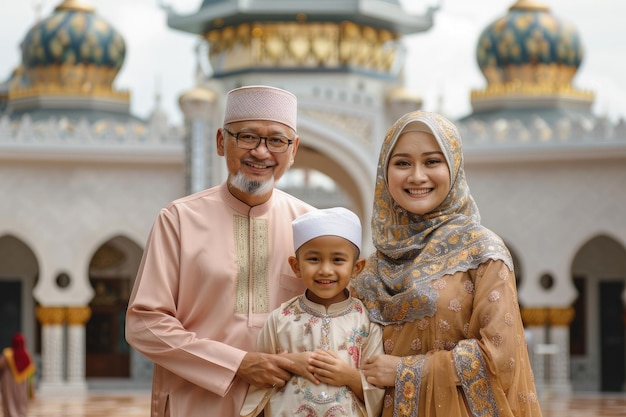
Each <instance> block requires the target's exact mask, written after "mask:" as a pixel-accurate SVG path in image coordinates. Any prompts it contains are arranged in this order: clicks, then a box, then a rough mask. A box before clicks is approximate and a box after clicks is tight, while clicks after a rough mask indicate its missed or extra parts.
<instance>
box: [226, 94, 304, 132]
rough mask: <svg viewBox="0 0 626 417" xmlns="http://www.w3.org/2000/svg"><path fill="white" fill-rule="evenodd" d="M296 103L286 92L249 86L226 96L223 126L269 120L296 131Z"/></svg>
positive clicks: (291, 95)
mask: <svg viewBox="0 0 626 417" xmlns="http://www.w3.org/2000/svg"><path fill="white" fill-rule="evenodd" d="M297 114H298V101H297V99H296V96H295V95H293V94H292V93H290V92H289V91H286V90H281V89H280V88H276V87H269V86H266V85H250V86H245V87H240V88H235V89H234V90H231V91H229V92H228V94H227V95H226V111H225V114H224V124H225V125H226V124H229V123H234V122H245V121H248V120H269V121H272V122H278V123H282V124H284V125H287V126H289V127H290V128H292V129H293V130H294V131H295V130H296V116H297Z"/></svg>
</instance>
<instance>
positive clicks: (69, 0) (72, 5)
mask: <svg viewBox="0 0 626 417" xmlns="http://www.w3.org/2000/svg"><path fill="white" fill-rule="evenodd" d="M60 10H73V11H78V12H87V13H93V12H95V11H96V8H95V7H93V6H92V5H91V4H89V2H87V1H85V0H63V1H62V2H61V4H59V5H58V6H57V7H55V8H54V11H55V12H58V11H60Z"/></svg>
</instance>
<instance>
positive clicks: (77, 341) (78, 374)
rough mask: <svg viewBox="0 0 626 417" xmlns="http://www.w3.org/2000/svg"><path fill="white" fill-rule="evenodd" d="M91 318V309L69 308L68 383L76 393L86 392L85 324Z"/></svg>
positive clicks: (86, 307) (85, 307)
mask: <svg viewBox="0 0 626 417" xmlns="http://www.w3.org/2000/svg"><path fill="white" fill-rule="evenodd" d="M90 317H91V308H89V307H88V306H84V307H68V308H67V324H68V328H67V339H68V340H67V348H68V349H67V382H68V384H69V388H70V389H71V390H72V391H74V392H86V391H87V381H86V380H85V346H86V340H85V323H87V320H89V318H90Z"/></svg>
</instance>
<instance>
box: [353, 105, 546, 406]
mask: <svg viewBox="0 0 626 417" xmlns="http://www.w3.org/2000/svg"><path fill="white" fill-rule="evenodd" d="M494 204H495V202H494ZM372 230H373V240H374V245H375V247H376V249H377V251H376V252H375V253H374V254H373V255H372V256H371V257H370V258H369V259H368V262H367V265H366V268H365V270H364V272H362V273H361V274H360V275H359V277H357V278H356V280H354V283H353V285H354V294H355V296H356V297H358V298H360V299H362V300H363V302H364V303H365V306H366V307H367V308H368V309H369V313H370V318H371V320H372V321H374V322H377V323H380V324H382V325H383V326H384V331H383V342H384V347H385V354H384V355H378V356H374V357H371V358H369V359H368V360H366V361H365V362H366V363H365V364H364V365H362V371H363V373H364V375H365V377H366V378H367V381H368V382H370V383H372V384H375V385H378V386H382V387H385V388H386V394H385V401H384V409H383V416H419V417H429V416H430V417H434V416H439V417H441V416H446V417H449V416H455V417H462V416H491V417H493V416H500V417H502V416H517V417H523V416H533V417H537V416H541V410H540V408H539V403H538V398H537V393H536V389H535V385H534V381H533V376H532V370H531V368H530V362H529V359H528V351H527V346H526V341H525V338H524V328H523V325H522V320H521V316H520V312H519V305H518V303H517V290H516V287H515V275H514V273H513V262H512V260H511V256H510V254H509V251H508V249H507V248H506V246H505V245H504V243H503V242H502V240H501V239H500V238H499V237H498V236H497V235H496V234H495V233H493V232H491V231H490V230H488V229H486V228H485V227H483V226H482V225H481V224H480V215H479V212H478V208H477V206H476V203H475V202H474V199H473V198H472V196H471V195H470V192H469V188H468V185H467V182H466V179H465V173H464V170H463V154H462V149H461V137H460V135H459V132H458V130H457V129H456V127H455V126H454V125H453V124H452V123H451V122H450V121H448V120H446V119H445V118H443V117H441V116H440V115H438V114H434V113H430V112H425V111H416V112H413V113H408V114H406V115H404V116H403V117H401V118H400V119H399V120H398V121H397V122H396V123H395V124H394V125H393V126H392V127H391V129H389V131H388V133H387V136H386V138H385V141H384V143H383V145H382V150H381V153H380V159H379V164H378V172H377V178H376V190H375V201H374V213H373V218H372Z"/></svg>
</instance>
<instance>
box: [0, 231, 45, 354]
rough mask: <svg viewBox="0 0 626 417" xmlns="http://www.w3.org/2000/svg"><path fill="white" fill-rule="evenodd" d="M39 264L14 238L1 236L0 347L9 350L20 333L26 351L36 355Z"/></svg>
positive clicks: (17, 239)
mask: <svg viewBox="0 0 626 417" xmlns="http://www.w3.org/2000/svg"><path fill="white" fill-rule="evenodd" d="M38 276H39V263H38V262H37V258H36V257H35V254H34V253H33V251H32V250H31V249H30V248H29V247H28V245H27V244H26V243H24V242H23V241H22V240H21V239H19V238H17V237H15V236H13V235H4V236H0V317H2V320H0V346H9V345H10V344H11V337H12V336H13V334H15V333H16V332H22V333H23V334H24V336H25V337H26V341H27V343H28V345H29V347H30V348H31V349H32V350H33V351H34V352H37V351H38V349H37V346H38V344H39V343H38V342H39V339H38V332H37V325H36V323H35V317H34V313H33V312H34V311H35V301H34V299H33V288H34V287H35V285H36V284H37V278H38Z"/></svg>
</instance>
